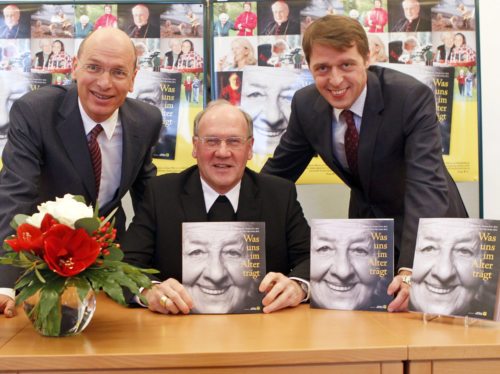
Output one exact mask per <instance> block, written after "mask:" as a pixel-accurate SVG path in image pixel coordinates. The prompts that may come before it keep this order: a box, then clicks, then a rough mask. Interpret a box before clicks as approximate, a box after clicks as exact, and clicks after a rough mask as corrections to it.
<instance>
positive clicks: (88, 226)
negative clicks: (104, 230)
mask: <svg viewBox="0 0 500 374" xmlns="http://www.w3.org/2000/svg"><path fill="white" fill-rule="evenodd" d="M98 228H99V220H98V219H96V218H94V217H85V218H80V219H79V220H77V221H76V222H75V229H84V230H85V231H86V232H87V234H89V235H92V233H93V232H94V231H96V230H97V229H98Z"/></svg>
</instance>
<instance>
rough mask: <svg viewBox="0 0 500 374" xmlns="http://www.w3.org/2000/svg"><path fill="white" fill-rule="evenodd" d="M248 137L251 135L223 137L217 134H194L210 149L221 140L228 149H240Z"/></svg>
mask: <svg viewBox="0 0 500 374" xmlns="http://www.w3.org/2000/svg"><path fill="white" fill-rule="evenodd" d="M250 138H251V136H249V137H246V138H245V137H243V136H228V137H227V138H224V139H223V138H219V137H217V136H195V139H200V140H201V143H202V144H203V145H204V146H206V147H208V148H212V149H217V148H219V147H220V146H221V144H222V142H224V143H225V144H226V147H227V148H229V149H240V148H242V147H243V146H244V145H245V143H246V142H247V141H248V139H250Z"/></svg>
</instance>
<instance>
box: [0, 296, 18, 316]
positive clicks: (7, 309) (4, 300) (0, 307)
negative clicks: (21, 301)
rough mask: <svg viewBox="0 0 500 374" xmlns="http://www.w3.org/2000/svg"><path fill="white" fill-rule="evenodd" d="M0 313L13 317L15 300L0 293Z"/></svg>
mask: <svg viewBox="0 0 500 374" xmlns="http://www.w3.org/2000/svg"><path fill="white" fill-rule="evenodd" d="M0 313H3V314H5V317H7V318H10V317H14V316H15V315H16V314H17V312H16V302H15V301H14V300H13V299H11V298H10V297H8V296H5V295H0Z"/></svg>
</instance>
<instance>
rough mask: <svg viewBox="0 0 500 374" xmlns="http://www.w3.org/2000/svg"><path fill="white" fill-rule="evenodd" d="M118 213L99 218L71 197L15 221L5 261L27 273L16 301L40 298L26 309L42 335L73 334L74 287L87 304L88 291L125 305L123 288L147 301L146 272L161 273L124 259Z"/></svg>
mask: <svg viewBox="0 0 500 374" xmlns="http://www.w3.org/2000/svg"><path fill="white" fill-rule="evenodd" d="M113 214H114V212H112V213H111V214H110V215H109V216H108V217H106V218H104V217H101V218H99V217H98V215H97V208H96V210H95V211H94V210H93V209H92V207H90V206H87V205H86V204H85V201H84V199H83V197H81V196H73V195H70V194H66V195H65V196H64V197H63V198H56V201H49V202H46V203H43V204H41V205H39V206H38V213H35V214H33V215H32V216H27V215H16V216H15V217H14V219H13V220H12V222H11V226H12V227H13V228H14V229H15V230H16V234H15V235H12V236H11V237H9V238H7V239H5V241H4V244H3V248H4V249H5V251H6V254H5V256H4V257H0V263H1V264H6V265H12V266H16V267H19V268H22V269H24V271H23V272H22V274H21V276H20V277H19V279H18V280H17V282H16V285H15V289H16V290H17V291H19V294H18V295H17V297H16V303H17V304H20V303H22V302H24V301H26V302H27V303H28V301H27V300H28V299H29V298H32V297H33V296H34V295H36V296H37V300H38V302H37V303H33V304H28V305H29V307H28V308H27V307H26V303H25V311H26V312H27V313H28V317H29V318H30V319H31V320H32V322H33V323H34V325H35V328H36V329H37V330H38V331H40V332H41V333H42V334H44V335H49V336H59V335H61V334H62V335H69V334H71V332H70V333H67V332H63V331H61V322H62V316H63V314H64V306H63V307H62V306H61V295H62V294H63V292H64V291H65V290H68V289H70V288H71V289H74V290H76V293H77V295H78V298H79V300H80V301H82V302H83V301H84V299H85V298H86V297H87V295H88V294H89V292H91V291H95V292H98V291H99V290H101V289H102V290H104V291H105V292H106V293H107V294H108V295H109V296H110V297H111V298H112V299H113V300H115V301H117V302H118V303H120V304H126V302H125V297H124V295H123V287H126V288H128V289H129V290H130V291H131V292H132V293H133V294H135V295H137V296H138V297H139V298H141V300H142V301H143V302H146V301H145V299H144V298H142V297H141V295H140V288H141V287H146V288H147V287H150V285H151V281H150V279H149V278H148V276H147V275H146V274H148V273H149V274H151V273H155V272H157V271H155V270H152V269H140V268H137V267H134V266H132V265H129V264H127V263H124V262H122V261H121V260H122V259H123V252H122V251H121V250H120V248H119V244H116V243H115V242H114V240H115V236H116V229H114V228H113V222H111V221H110V219H111V216H112V215H113ZM92 294H93V293H92ZM94 308H95V299H94ZM86 313H87V314H88V312H86ZM90 314H91V315H92V314H93V310H92V311H91V313H90ZM91 315H90V317H91ZM88 321H90V319H88ZM88 321H87V322H86V323H85V326H86V324H87V323H88ZM63 325H64V323H63ZM85 326H83V328H84V327H85ZM83 328H80V329H79V331H81V330H82V329H83ZM76 330H78V329H76ZM77 332H78V331H77Z"/></svg>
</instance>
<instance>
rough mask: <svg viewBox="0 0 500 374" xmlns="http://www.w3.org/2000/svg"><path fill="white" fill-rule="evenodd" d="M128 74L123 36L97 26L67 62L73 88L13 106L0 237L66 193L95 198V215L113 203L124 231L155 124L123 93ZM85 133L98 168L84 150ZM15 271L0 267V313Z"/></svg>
mask: <svg viewBox="0 0 500 374" xmlns="http://www.w3.org/2000/svg"><path fill="white" fill-rule="evenodd" d="M136 73H137V68H136V56H135V49H134V46H133V44H132V42H131V40H130V39H129V38H128V36H127V35H126V34H125V33H124V32H123V31H120V30H118V29H114V28H104V29H99V30H97V31H95V32H94V33H92V34H91V35H90V36H89V37H88V38H87V39H85V40H84V41H83V42H82V44H81V46H80V49H79V51H78V55H77V57H75V58H74V60H73V78H74V79H75V80H76V85H72V86H70V87H69V88H67V87H61V86H47V87H43V88H40V89H38V90H37V91H33V92H30V93H28V94H26V95H25V96H23V97H22V98H20V99H18V100H17V101H16V102H15V103H14V105H13V106H12V109H11V111H10V124H9V125H10V128H9V133H8V141H7V144H6V145H5V149H4V152H3V156H2V161H3V168H2V170H1V172H0V240H2V241H3V239H4V238H5V237H6V236H8V235H10V234H12V233H13V230H12V228H10V227H9V222H10V221H11V219H12V218H13V217H14V216H15V215H16V214H20V213H23V214H33V213H34V212H35V211H36V207H37V205H38V204H40V203H42V202H44V201H47V200H53V199H55V197H62V196H63V195H64V194H66V193H71V194H73V195H83V196H84V197H85V199H86V200H87V202H88V203H92V204H93V205H94V206H95V204H96V203H98V204H99V207H100V209H99V214H100V215H106V214H108V213H109V212H111V211H112V210H113V209H114V208H116V207H119V208H120V209H119V210H118V212H117V214H116V216H115V217H116V227H117V230H118V233H120V232H123V231H124V229H125V214H124V212H123V209H121V199H122V197H123V196H124V195H125V194H126V193H127V191H130V193H131V196H132V200H133V202H134V204H137V203H138V202H139V201H140V200H141V199H142V196H143V192H144V186H145V183H146V180H147V179H149V178H150V177H152V176H154V175H155V174H156V168H155V166H154V165H153V164H152V162H151V149H152V147H153V146H154V144H155V143H156V141H157V140H158V135H159V131H160V128H161V125H162V118H161V113H160V111H159V110H158V109H156V108H155V107H153V106H150V105H148V104H145V103H142V102H139V101H137V100H133V99H128V98H127V93H128V92H132V90H133V87H134V79H135V75H136ZM95 129H99V130H101V131H100V133H98V135H95V131H96V130H95ZM93 134H94V135H93ZM93 136H95V137H96V140H97V143H98V145H99V146H98V149H100V154H101V167H100V169H101V170H100V171H97V170H98V169H97V168H94V167H93V164H92V158H91V153H90V150H89V145H88V142H89V141H91V139H92V137H93ZM94 146H95V141H94ZM0 253H1V252H0ZM18 275H19V273H18V272H17V270H16V269H15V268H12V267H7V266H3V267H1V268H0V312H2V311H3V312H4V313H5V314H6V315H7V316H12V315H14V314H15V309H14V293H13V291H12V290H9V288H12V287H13V285H14V282H15V280H16V278H17V276H18Z"/></svg>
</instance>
